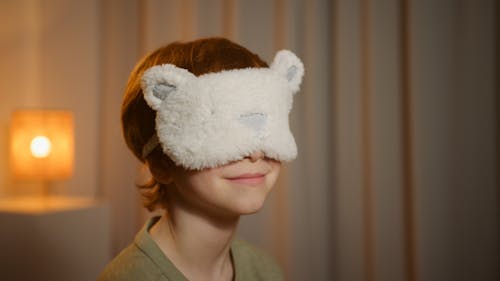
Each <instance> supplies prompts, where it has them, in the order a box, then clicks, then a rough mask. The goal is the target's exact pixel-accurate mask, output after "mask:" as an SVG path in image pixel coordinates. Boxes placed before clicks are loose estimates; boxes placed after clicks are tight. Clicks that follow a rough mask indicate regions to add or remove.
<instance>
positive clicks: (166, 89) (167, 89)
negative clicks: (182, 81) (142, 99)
mask: <svg viewBox="0 0 500 281" xmlns="http://www.w3.org/2000/svg"><path fill="white" fill-rule="evenodd" d="M175 89H176V88H175V86H174V85H170V84H167V83H161V84H156V85H154V86H153V95H154V96H155V97H157V98H159V99H160V100H165V99H166V98H167V97H168V95H169V94H170V93H172V92H173V91H175Z"/></svg>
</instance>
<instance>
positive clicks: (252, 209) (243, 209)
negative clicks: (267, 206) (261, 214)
mask: <svg viewBox="0 0 500 281" xmlns="http://www.w3.org/2000/svg"><path fill="white" fill-rule="evenodd" d="M264 202H265V199H260V200H248V198H247V200H244V202H235V203H236V204H237V206H236V210H235V211H236V212H237V213H238V214H239V215H251V214H255V213H257V212H258V211H260V210H261V209H262V207H263V206H264Z"/></svg>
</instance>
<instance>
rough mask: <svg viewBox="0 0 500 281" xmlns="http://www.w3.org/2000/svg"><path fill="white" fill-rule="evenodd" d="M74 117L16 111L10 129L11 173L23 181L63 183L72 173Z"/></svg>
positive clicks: (62, 112) (67, 113) (60, 112)
mask: <svg viewBox="0 0 500 281" xmlns="http://www.w3.org/2000/svg"><path fill="white" fill-rule="evenodd" d="M73 127H74V126H73V114H72V113H71V112H70V111H65V110H17V111H15V112H14V113H13V114H12V120H11V126H10V149H9V150H10V152H9V154H10V164H11V172H12V174H13V176H14V178H16V179H21V180H61V179H67V178H69V177H71V176H72V174H73V159H74V136H73V131H74V128H73Z"/></svg>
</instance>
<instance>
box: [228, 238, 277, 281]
mask: <svg viewBox="0 0 500 281" xmlns="http://www.w3.org/2000/svg"><path fill="white" fill-rule="evenodd" d="M231 249H232V251H233V259H234V262H235V268H236V280H237V281H244V280H262V281H264V280H265V281H279V280H283V273H282V271H281V268H280V266H279V265H278V264H277V263H276V261H275V259H274V258H272V257H271V256H270V255H269V254H267V253H266V252H264V251H263V250H261V249H259V248H257V247H255V246H253V245H251V244H250V243H248V242H246V241H244V240H241V239H236V240H235V241H233V244H232V248H231Z"/></svg>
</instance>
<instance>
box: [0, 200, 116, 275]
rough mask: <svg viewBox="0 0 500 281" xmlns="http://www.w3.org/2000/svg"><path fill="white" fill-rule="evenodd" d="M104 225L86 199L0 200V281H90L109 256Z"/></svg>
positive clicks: (104, 216) (103, 211) (98, 207)
mask: <svg viewBox="0 0 500 281" xmlns="http://www.w3.org/2000/svg"><path fill="white" fill-rule="evenodd" d="M109 223H110V216H109V207H108V206H107V205H106V204H102V203H99V202H97V201H95V200H92V199H78V198H63V197H51V198H45V199H44V198H16V199H0V279H1V280H2V281H24V280H30V281H34V280H38V281H63V280H64V281H68V280H71V281H77V280H78V281H79V280H81V281H89V280H95V279H96V277H97V275H98V274H99V272H100V271H101V270H102V268H103V267H104V265H105V264H106V263H107V262H108V260H109V258H110V253H109V251H110V226H109Z"/></svg>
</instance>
